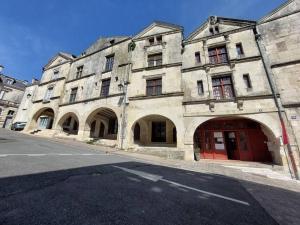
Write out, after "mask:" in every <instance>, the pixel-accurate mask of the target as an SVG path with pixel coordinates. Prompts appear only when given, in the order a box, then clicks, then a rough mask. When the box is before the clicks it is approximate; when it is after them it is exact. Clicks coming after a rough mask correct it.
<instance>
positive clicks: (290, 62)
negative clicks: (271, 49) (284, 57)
mask: <svg viewBox="0 0 300 225" xmlns="http://www.w3.org/2000/svg"><path fill="white" fill-rule="evenodd" d="M299 63H300V59H298V60H293V61H288V62H283V63H276V64H273V65H271V68H278V67H283V66H290V65H295V64H299Z"/></svg>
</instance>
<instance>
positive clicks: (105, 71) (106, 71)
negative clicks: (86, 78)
mask: <svg viewBox="0 0 300 225" xmlns="http://www.w3.org/2000/svg"><path fill="white" fill-rule="evenodd" d="M111 71H112V69H111V70H104V71H102V74H104V73H108V72H111Z"/></svg>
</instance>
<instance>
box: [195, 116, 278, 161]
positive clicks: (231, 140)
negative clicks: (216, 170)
mask: <svg viewBox="0 0 300 225" xmlns="http://www.w3.org/2000/svg"><path fill="white" fill-rule="evenodd" d="M268 142H269V138H268V137H267V136H266V135H265V133H264V131H263V129H262V125H261V124H259V123H258V122H256V121H253V120H250V119H243V118H218V119H212V120H209V121H206V122H205V123H203V124H201V125H200V126H198V128H197V129H196V131H195V133H194V148H195V150H196V151H195V152H200V153H199V154H200V158H202V159H229V160H242V161H256V162H272V161H273V160H272V156H271V153H270V151H269V149H268Z"/></svg>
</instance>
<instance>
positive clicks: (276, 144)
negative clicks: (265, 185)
mask: <svg viewBox="0 0 300 225" xmlns="http://www.w3.org/2000/svg"><path fill="white" fill-rule="evenodd" d="M262 119H263V118H262V117H259V116H220V117H210V118H205V119H203V118H202V122H201V123H198V125H197V120H196V121H193V123H192V124H191V125H190V127H193V129H192V130H191V131H188V130H187V131H186V134H187V133H191V132H193V135H192V139H193V140H192V141H191V140H190V138H191V137H190V136H189V137H188V139H187V137H185V141H191V142H192V143H193V146H194V150H196V149H197V148H200V144H197V143H196V142H197V140H196V138H197V137H198V138H199V139H201V138H200V137H199V136H198V132H199V129H200V127H201V126H204V125H205V124H207V123H209V122H214V121H231V122H232V123H233V124H234V123H238V121H252V122H253V124H254V123H255V124H257V125H258V126H259V128H257V129H258V130H257V133H260V131H261V133H262V135H264V136H266V138H267V140H266V141H264V143H265V144H266V145H267V146H266V147H267V149H268V150H269V151H270V154H271V155H272V159H271V161H272V162H273V163H276V164H280V165H282V158H281V156H280V141H279V135H280V133H278V132H279V131H280V130H278V129H279V128H278V127H276V125H275V124H276V122H277V121H276V119H274V123H272V126H269V125H267V124H266V118H264V119H265V120H262ZM268 119H270V118H268ZM219 123H220V122H219ZM235 129H236V128H233V130H235ZM220 131H222V130H220ZM189 135H190V134H189ZM224 135H225V132H224V133H223V138H225V137H224ZM201 137H202V140H201V142H202V144H203V141H204V140H205V137H204V136H201ZM249 138H250V137H249ZM225 142H226V140H225ZM248 142H249V141H248ZM252 142H253V141H252ZM258 142H259V141H257V143H255V144H256V145H257V146H259V143H258ZM253 143H254V142H253ZM198 145H199V146H198ZM226 148H227V146H226ZM257 148H259V147H257ZM246 161H247V160H246ZM250 161H252V160H250ZM254 161H255V160H254Z"/></svg>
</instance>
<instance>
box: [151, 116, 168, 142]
mask: <svg viewBox="0 0 300 225" xmlns="http://www.w3.org/2000/svg"><path fill="white" fill-rule="evenodd" d="M151 141H152V142H166V122H165V121H164V122H152V137H151Z"/></svg>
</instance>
